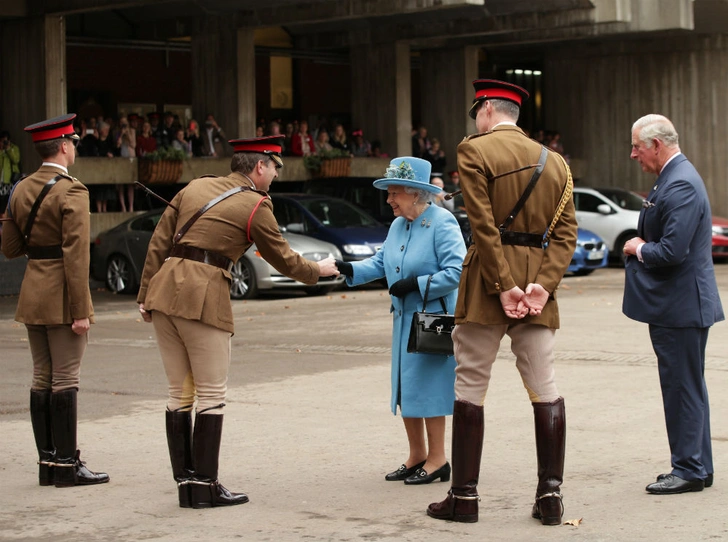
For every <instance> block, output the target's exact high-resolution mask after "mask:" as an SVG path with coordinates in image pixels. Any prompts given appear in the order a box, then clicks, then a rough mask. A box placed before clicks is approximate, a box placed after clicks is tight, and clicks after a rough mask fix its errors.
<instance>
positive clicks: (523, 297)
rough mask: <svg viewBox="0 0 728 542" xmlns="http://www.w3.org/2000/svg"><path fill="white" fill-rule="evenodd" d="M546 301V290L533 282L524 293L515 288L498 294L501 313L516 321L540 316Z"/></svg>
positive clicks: (547, 298)
mask: <svg viewBox="0 0 728 542" xmlns="http://www.w3.org/2000/svg"><path fill="white" fill-rule="evenodd" d="M548 300H549V293H548V292H547V291H546V289H545V288H544V287H543V286H541V285H540V284H536V283H533V282H532V283H530V284H529V285H528V286H526V291H525V292H524V291H523V290H521V289H520V288H519V287H518V286H516V287H515V288H511V289H510V290H507V291H505V292H501V294H500V301H501V305H502V306H503V312H505V313H506V316H507V317H508V318H515V319H517V320H520V319H521V318H525V317H526V316H538V315H540V314H541V311H542V310H543V308H544V306H545V305H546V302H547V301H548Z"/></svg>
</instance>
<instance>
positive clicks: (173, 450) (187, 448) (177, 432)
mask: <svg viewBox="0 0 728 542" xmlns="http://www.w3.org/2000/svg"><path fill="white" fill-rule="evenodd" d="M190 406H191V405H189V406H185V407H180V408H178V409H176V410H167V412H166V420H167V446H168V447H169V459H170V461H171V463H172V476H174V479H175V480H176V481H177V488H178V492H179V505H180V507H181V508H192V503H191V493H192V489H191V487H192V486H190V484H189V481H190V480H191V479H192V470H193V469H192V411H190V410H187V411H183V412H180V409H182V408H190Z"/></svg>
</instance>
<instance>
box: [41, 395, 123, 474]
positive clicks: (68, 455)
mask: <svg viewBox="0 0 728 542" xmlns="http://www.w3.org/2000/svg"><path fill="white" fill-rule="evenodd" d="M76 394H77V390H75V389H71V390H64V391H59V392H56V393H52V394H51V412H52V417H51V427H52V430H53V442H54V443H55V445H56V462H55V466H54V469H53V483H54V485H55V486H56V487H72V486H77V485H79V486H80V485H89V484H103V483H104V482H108V481H109V475H108V474H106V473H105V472H99V473H96V472H91V471H90V470H88V469H87V468H86V465H85V464H84V463H83V462H82V461H81V459H80V454H81V452H80V451H79V450H77V449H76Z"/></svg>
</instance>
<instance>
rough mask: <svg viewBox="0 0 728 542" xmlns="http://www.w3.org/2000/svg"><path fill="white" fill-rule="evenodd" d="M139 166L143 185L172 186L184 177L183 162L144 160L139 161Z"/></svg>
mask: <svg viewBox="0 0 728 542" xmlns="http://www.w3.org/2000/svg"><path fill="white" fill-rule="evenodd" d="M137 163H138V164H139V172H138V177H139V182H140V183H143V184H163V183H167V184H172V183H176V182H177V181H179V179H180V177H182V161H181V160H157V161H152V160H144V159H140V160H138V161H137Z"/></svg>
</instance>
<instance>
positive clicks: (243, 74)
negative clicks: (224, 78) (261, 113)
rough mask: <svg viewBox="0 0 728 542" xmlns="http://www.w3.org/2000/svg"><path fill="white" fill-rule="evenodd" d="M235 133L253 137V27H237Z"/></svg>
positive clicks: (254, 119) (254, 117)
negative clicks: (236, 107)
mask: <svg viewBox="0 0 728 542" xmlns="http://www.w3.org/2000/svg"><path fill="white" fill-rule="evenodd" d="M237 38H238V48H237V51H238V52H237V62H238V64H237V68H238V70H237V72H238V73H237V87H238V95H237V104H238V124H237V133H236V134H228V135H229V136H230V137H231V138H232V137H254V136H255V126H256V122H257V119H256V114H255V44H254V43H253V29H252V28H239V29H238V32H237Z"/></svg>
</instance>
